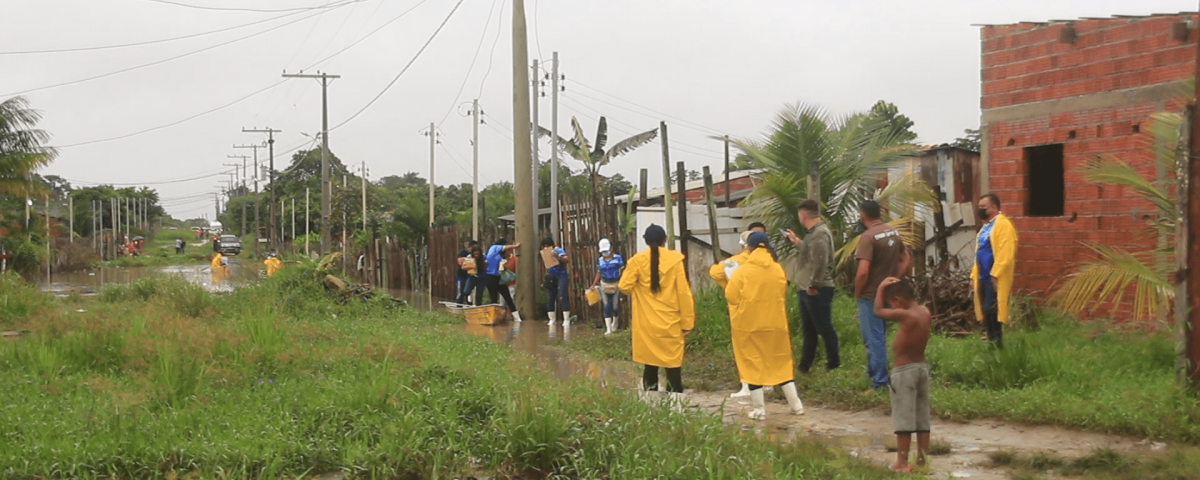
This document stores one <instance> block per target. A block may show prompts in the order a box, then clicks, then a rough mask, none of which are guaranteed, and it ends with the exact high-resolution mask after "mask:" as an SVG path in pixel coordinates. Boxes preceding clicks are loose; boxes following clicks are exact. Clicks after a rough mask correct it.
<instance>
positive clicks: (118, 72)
mask: <svg viewBox="0 0 1200 480" xmlns="http://www.w3.org/2000/svg"><path fill="white" fill-rule="evenodd" d="M345 5H346V4H342V5H341V6H338V7H334V8H333V9H329V10H324V11H320V12H317V13H314V14H312V15H309V16H306V17H303V18H300V19H298V20H293V21H291V22H288V23H285V24H282V25H277V26H274V27H271V28H269V29H267V30H264V31H261V32H257V33H253V34H250V35H247V36H244V37H240V38H236V39H233V40H230V41H227V42H223V43H218V44H216V45H211V46H208V47H204V48H202V49H200V50H194V51H191V52H188V53H184V54H182V55H176V56H174V57H170V58H166V59H163V60H157V61H154V62H150V63H145V64H142V65H138V66H135V67H129V68H124V69H121V70H117V71H113V72H109V73H105V74H102V75H96V76H93V77H88V78H82V79H79V80H72V81H69V82H63V83H58V84H54V85H46V86H41V87H37V88H31V89H27V90H22V91H20V92H15V93H5V94H0V97H12V96H17V95H24V94H27V93H32V92H39V91H42V90H49V89H51V88H58V87H65V86H68V85H75V84H79V83H84V82H89V81H92V80H98V79H101V78H106V77H111V76H113V75H119V74H122V73H126V72H131V71H134V70H140V69H143V68H146V67H152V66H155V65H161V64H164V63H167V62H170V61H174V60H178V59H181V58H184V57H189V56H192V55H195V54H197V53H202V52H206V51H209V50H212V49H215V48H220V47H223V46H226V45H229V44H232V43H237V42H240V41H242V40H247V39H250V38H254V37H257V36H259V35H264V34H267V33H270V32H272V31H275V30H278V29H280V28H283V27H286V26H289V25H293V24H296V23H299V22H303V21H305V20H308V19H310V18H313V17H317V16H320V15H324V14H326V13H329V12H331V11H333V10H336V9H337V8H341V7H343V6H345Z"/></svg>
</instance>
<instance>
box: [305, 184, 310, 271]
mask: <svg viewBox="0 0 1200 480" xmlns="http://www.w3.org/2000/svg"><path fill="white" fill-rule="evenodd" d="M308 222H309V220H308V187H304V256H305V257H308V256H309V253H308Z"/></svg>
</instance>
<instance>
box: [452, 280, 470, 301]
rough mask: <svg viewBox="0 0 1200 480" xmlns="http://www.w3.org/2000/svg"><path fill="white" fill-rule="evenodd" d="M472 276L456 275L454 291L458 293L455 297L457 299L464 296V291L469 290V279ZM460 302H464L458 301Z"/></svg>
mask: <svg viewBox="0 0 1200 480" xmlns="http://www.w3.org/2000/svg"><path fill="white" fill-rule="evenodd" d="M470 278H471V277H469V276H468V277H454V292H455V293H456V295H455V297H454V298H456V299H457V298H460V297H462V295H463V293H464V292H466V291H467V281H468V280H470ZM458 303H462V302H458Z"/></svg>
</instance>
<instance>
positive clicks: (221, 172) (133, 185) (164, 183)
mask: <svg viewBox="0 0 1200 480" xmlns="http://www.w3.org/2000/svg"><path fill="white" fill-rule="evenodd" d="M232 171H233V170H222V171H220V172H217V173H213V174H208V175H201V176H198V177H191V178H183V179H177V180H163V181H159V182H133V183H114V182H87V181H83V180H73V179H70V178H64V179H63V180H66V181H68V182H71V183H77V184H83V185H108V186H113V187H117V186H121V187H136V186H142V185H168V184H173V183H185V182H192V181H196V180H202V179H205V178H212V177H217V176H221V175H226V174H229V173H230V172H232Z"/></svg>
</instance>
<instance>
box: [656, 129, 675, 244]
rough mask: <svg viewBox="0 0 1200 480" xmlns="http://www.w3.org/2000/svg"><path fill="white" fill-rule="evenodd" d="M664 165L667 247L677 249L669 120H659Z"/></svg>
mask: <svg viewBox="0 0 1200 480" xmlns="http://www.w3.org/2000/svg"><path fill="white" fill-rule="evenodd" d="M658 128H659V130H661V132H660V135H659V141H661V142H662V165H663V169H662V170H663V213H665V214H666V215H667V245H666V246H667V248H669V249H671V250H674V249H675V218H674V214H673V213H671V154H670V152H669V151H668V149H667V122H659V123H658Z"/></svg>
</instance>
